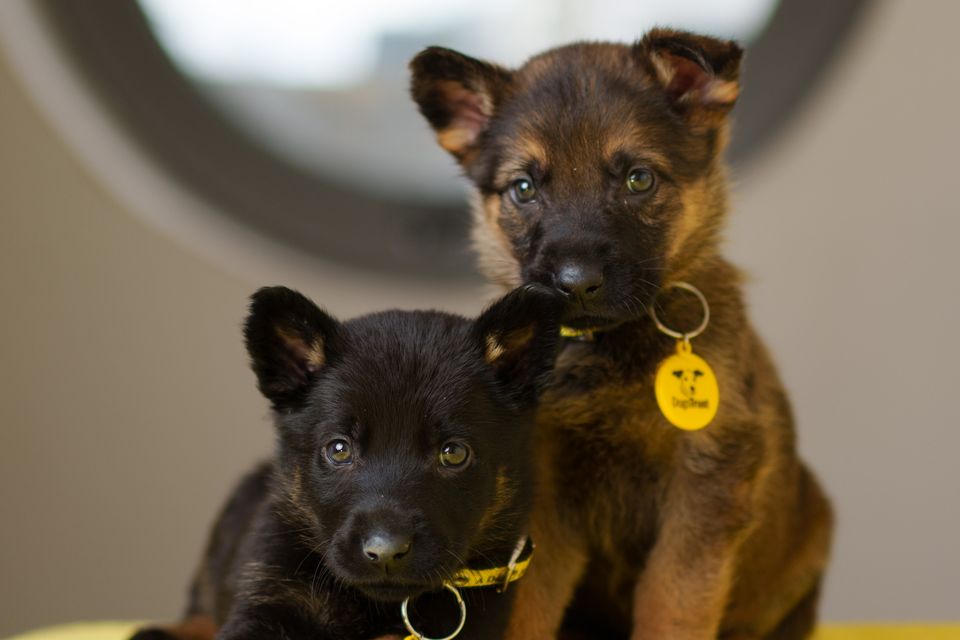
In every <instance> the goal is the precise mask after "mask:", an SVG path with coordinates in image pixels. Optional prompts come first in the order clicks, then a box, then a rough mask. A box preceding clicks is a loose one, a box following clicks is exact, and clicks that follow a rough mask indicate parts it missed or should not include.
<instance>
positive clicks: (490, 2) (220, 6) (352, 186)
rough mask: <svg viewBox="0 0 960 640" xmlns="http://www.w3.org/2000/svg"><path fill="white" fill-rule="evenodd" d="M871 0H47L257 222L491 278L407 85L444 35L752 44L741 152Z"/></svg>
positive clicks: (544, 43) (737, 158)
mask: <svg viewBox="0 0 960 640" xmlns="http://www.w3.org/2000/svg"><path fill="white" fill-rule="evenodd" d="M867 3H868V0H731V1H730V2H725V3H714V2H709V1H707V0H672V1H671V0H658V1H649V2H643V3H639V2H635V1H634V2H626V1H623V0H599V1H595V2H586V1H577V0H567V1H563V2H556V1H553V0H550V1H548V0H533V1H531V2H528V3H522V4H519V5H518V4H516V3H507V2H506V0H486V1H485V2H483V3H468V2H462V1H460V0H458V1H452V0H404V1H394V2H388V1H386V0H371V1H370V2H364V3H346V4H342V3H341V4H339V5H336V8H332V7H331V5H329V4H327V3H318V2H315V0H270V1H269V2H268V1H267V0H249V1H247V2H242V3H237V2H228V1H227V0H205V2H200V3H198V2H193V1H192V0H139V3H133V2H129V1H128V0H100V1H99V2H98V3H97V10H96V11H90V10H89V8H87V7H85V6H83V4H82V3H69V2H60V1H58V0H41V6H42V7H43V9H44V11H45V14H46V15H47V18H48V22H49V23H50V24H51V25H53V26H54V27H55V29H56V31H57V32H58V34H59V37H60V40H61V42H62V43H63V44H64V45H65V46H66V47H67V49H68V51H69V52H70V53H71V54H72V56H73V57H74V58H75V60H76V61H77V62H78V63H79V65H80V68H81V70H82V71H83V72H84V74H85V77H86V79H87V80H88V81H89V83H90V85H91V86H92V87H93V88H94V89H95V90H96V91H97V92H98V94H99V95H100V97H101V98H102V99H103V103H104V104H105V105H106V106H107V108H109V109H110V110H111V112H112V113H113V114H114V115H115V116H116V118H117V120H118V121H119V122H120V124H121V126H123V127H124V128H125V129H126V131H127V132H128V134H129V135H130V136H132V137H133V138H135V139H136V140H137V142H138V144H139V145H140V146H141V147H142V148H143V149H144V150H145V151H146V152H147V153H149V154H150V155H151V156H152V157H153V159H154V160H155V161H156V162H158V163H159V164H160V165H161V166H162V167H163V168H164V169H165V170H166V172H167V173H168V174H169V175H170V177H171V178H172V179H174V180H177V181H178V182H179V183H180V184H182V185H183V186H185V187H187V188H188V189H190V190H191V191H193V192H194V193H196V194H197V195H199V196H200V197H201V198H202V199H204V200H205V201H206V202H208V203H209V204H211V205H212V206H214V207H215V208H216V209H217V210H219V211H221V212H222V213H223V214H224V215H227V216H229V217H230V218H231V219H234V220H236V221H238V222H240V223H242V224H244V225H245V226H247V227H249V228H252V229H253V230H255V231H256V232H258V233H262V234H265V235H266V236H268V237H270V238H271V239H273V240H277V241H280V242H281V243H284V244H286V245H288V246H291V247H295V248H297V249H299V250H301V251H304V252H306V253H309V254H314V255H317V256H319V257H322V258H324V259H327V260H335V261H339V262H341V263H343V264H345V265H349V266H352V267H354V268H359V269H364V270H368V271H372V272H374V273H378V272H379V273H382V272H389V273H391V274H406V275H410V276H413V277H416V278H420V279H437V280H451V279H453V280H463V279H470V278H474V279H475V278H476V276H474V275H472V274H473V265H472V258H471V255H470V252H469V250H468V241H467V237H468V227H469V218H468V215H467V214H466V204H465V202H466V199H465V197H464V195H465V193H466V188H465V182H464V181H463V180H462V179H461V178H460V177H459V176H458V173H459V172H458V169H457V167H456V165H455V163H454V162H453V160H452V159H451V158H449V157H448V156H447V155H446V154H445V153H444V152H443V151H442V150H440V148H439V147H438V146H437V145H436V144H435V143H434V142H433V135H432V133H431V132H430V131H429V128H428V127H427V125H426V123H425V122H423V120H422V119H421V118H420V116H419V115H418V114H417V112H416V109H415V106H414V104H413V102H412V100H410V98H409V96H408V92H407V84H408V72H407V68H406V65H407V61H408V60H409V59H410V58H411V57H412V56H413V55H414V54H416V53H417V52H418V51H419V50H420V49H422V48H423V47H424V46H427V45H431V44H438V45H442V46H448V47H451V48H454V49H458V50H461V51H464V52H465V53H468V54H470V55H473V56H476V57H480V58H488V59H491V60H495V61H498V62H500V63H503V64H506V65H516V64H520V63H522V62H523V60H524V59H525V58H526V57H528V56H529V55H531V54H534V53H536V52H538V51H540V50H543V49H545V48H549V47H552V46H556V45H558V44H563V43H566V42H569V41H573V40H584V39H596V40H618V41H632V40H635V39H636V38H637V37H638V36H639V35H641V34H642V33H643V32H644V31H645V30H646V29H648V28H649V27H651V26H653V25H656V24H671V25H674V26H678V27H681V28H687V29H691V30H694V31H699V32H705V33H712V34H715V35H719V36H725V37H732V38H736V39H739V40H741V41H743V42H745V43H746V45H747V47H748V62H747V68H746V73H745V89H744V92H743V94H742V96H741V99H740V102H739V104H738V106H737V109H736V111H735V117H736V125H735V126H736V133H735V135H734V138H733V144H732V146H731V150H730V156H731V159H732V160H733V161H734V163H741V162H744V161H745V160H746V159H747V158H748V157H749V156H750V155H752V154H753V153H755V152H756V151H757V150H758V149H760V148H761V147H762V145H763V144H764V143H765V142H766V141H767V140H768V139H769V138H770V137H771V136H772V134H773V133H775V132H776V131H777V130H779V129H782V128H783V127H784V124H785V123H786V122H787V121H788V119H789V116H790V115H791V114H792V113H794V112H795V111H796V109H797V108H798V106H799V105H800V104H801V103H802V100H803V98H804V97H806V96H808V95H809V94H810V93H811V91H812V87H813V86H814V84H815V81H816V80H817V78H819V77H820V75H821V74H822V72H823V70H824V69H825V68H827V67H828V66H829V61H830V59H831V58H832V57H833V56H834V55H835V53H836V52H837V50H838V48H839V45H840V44H841V43H842V42H843V41H844V40H845V39H846V37H847V36H848V34H849V31H850V27H851V26H852V25H853V24H854V23H855V22H856V18H857V17H858V16H859V15H860V13H861V10H862V8H863V7H864V6H865V5H867Z"/></svg>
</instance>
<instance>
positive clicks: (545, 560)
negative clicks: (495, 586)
mask: <svg viewBox="0 0 960 640" xmlns="http://www.w3.org/2000/svg"><path fill="white" fill-rule="evenodd" d="M530 535H531V536H532V538H533V541H534V543H535V544H536V545H537V547H536V552H535V553H534V558H533V562H531V563H530V568H529V569H528V570H527V574H526V575H525V576H524V577H523V579H522V580H520V581H519V582H518V583H517V584H516V585H515V586H513V587H511V588H515V589H516V590H517V595H516V600H515V601H514V605H513V610H512V612H511V615H510V624H509V626H508V628H507V633H506V636H504V638H505V640H554V638H556V637H557V633H558V631H559V629H560V623H561V622H563V614H564V611H566V608H567V605H568V604H569V603H570V600H572V599H573V591H574V589H575V588H576V586H577V583H578V582H579V581H580V578H581V577H582V576H583V572H584V571H585V570H586V566H587V553H586V550H585V548H584V547H583V545H582V543H581V542H580V538H579V535H578V533H577V532H575V531H571V530H570V529H569V527H567V526H565V525H564V524H563V523H562V522H561V521H560V519H559V517H558V510H557V509H556V507H555V506H554V505H553V504H552V503H551V502H550V501H547V500H544V501H541V502H540V503H539V504H538V506H537V507H535V508H534V513H533V516H532V519H531V522H530Z"/></svg>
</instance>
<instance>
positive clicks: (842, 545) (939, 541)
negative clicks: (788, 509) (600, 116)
mask: <svg viewBox="0 0 960 640" xmlns="http://www.w3.org/2000/svg"><path fill="white" fill-rule="evenodd" d="M958 24H960V4H958V3H952V2H934V1H933V0H927V1H923V2H906V1H900V2H888V3H883V4H881V5H880V6H879V7H878V8H877V10H875V11H874V12H873V13H872V14H871V15H870V16H869V19H868V22H867V24H865V25H863V28H862V29H861V30H860V31H859V34H858V39H857V41H856V42H855V43H854V46H852V47H851V48H850V50H849V51H848V54H847V55H846V56H845V58H844V59H843V60H842V62H841V64H840V65H839V66H838V67H837V68H835V69H833V70H832V72H831V74H830V78H829V80H828V82H827V83H826V87H825V89H824V90H823V91H822V93H821V94H819V95H818V97H817V98H816V99H815V100H814V101H813V104H812V105H811V106H810V108H809V109H807V110H806V111H805V112H804V113H803V114H802V116H801V117H800V118H799V119H798V121H797V122H795V127H794V128H793V129H792V130H791V131H790V132H789V133H788V134H787V135H785V136H784V137H782V138H781V139H780V140H779V141H778V143H777V145H776V146H775V147H774V148H772V149H770V150H769V152H768V153H766V154H765V155H764V157H762V158H760V159H759V160H758V161H757V162H755V163H754V164H753V165H752V166H751V167H749V168H748V169H747V170H745V171H744V172H742V174H741V175H740V176H738V182H739V187H738V189H737V196H736V199H735V202H736V210H737V212H736V215H735V216H734V218H733V220H732V224H731V228H730V234H729V236H730V249H731V254H732V255H733V256H734V258H735V259H736V260H737V261H738V262H739V263H741V264H742V265H744V266H745V267H746V268H747V269H748V270H749V271H750V273H751V274H752V275H753V277H754V279H753V282H752V283H751V285H750V288H749V292H750V299H751V301H752V304H753V310H754V318H755V321H756V322H757V324H758V325H759V327H760V329H761V332H762V333H763V334H764V335H765V336H767V338H768V339H769V341H770V343H771V346H772V347H773V350H774V353H775V355H776V356H777V359H778V361H779V363H780V366H781V369H782V372H783V374H784V377H785V379H786V382H787V385H788V387H789V388H790V390H791V392H792V395H793V399H794V402H795V405H796V409H797V414H798V417H799V422H800V430H801V444H802V448H803V451H804V452H805V454H806V456H807V458H808V459H809V460H810V461H811V463H812V464H813V466H814V467H815V468H816V469H818V470H819V472H820V473H821V475H822V476H823V478H824V480H825V482H826V485H827V487H828V489H829V491H830V493H831V495H832V496H833V497H834V499H835V502H836V506H837V509H838V511H839V518H840V529H839V537H838V540H837V545H836V553H835V559H834V562H833V566H832V569H831V573H830V579H829V582H828V585H827V593H826V598H825V602H824V613H825V615H826V617H827V618H830V619H846V620H849V619H917V618H949V617H953V618H958V617H960V606H958V603H960V552H958V544H957V540H960V465H958V464H957V462H956V459H955V452H956V451H958V450H960V419H958V418H960V410H958V408H957V406H958V405H957V400H958V399H957V396H956V395H955V394H956V391H954V386H955V380H956V379H957V375H956V371H957V369H958V367H960V364H958V362H960V358H958V356H960V353H958V349H957V347H956V344H957V338H956V337H955V336H954V335H953V333H952V331H953V329H954V328H955V327H956V326H957V325H958V320H960V317H958V316H960V301H958V293H960V289H958V287H957V285H956V283H955V278H956V276H957V275H958V274H960V268H958V267H960V259H958V258H957V257H956V252H955V243H956V238H957V235H958V232H960V219H958V218H960V206H958V204H957V196H956V195H955V190H956V184H957V182H958V179H957V177H956V173H957V171H958V169H960V162H958V161H957V158H956V149H957V148H958V147H957V143H958V142H960V135H958V130H960V127H958V125H957V120H956V118H957V114H958V113H960V104H958V103H960V83H958V82H957V79H958V76H957V70H956V69H957V62H958V55H957V53H956V48H955V44H954V42H955V40H956V36H955V33H954V31H955V29H956V26H957V25H958ZM0 141H2V145H0V216H2V218H0V219H2V230H3V231H2V233H0V292H2V298H0V300H2V303H0V363H2V366H0V568H2V569H0V635H3V634H6V633H10V632H13V631H16V630H20V629H23V628H26V627H29V626H34V625H39V624H45V623H51V622H57V621H64V620H70V619H81V618H158V617H169V616H173V615H175V614H177V613H178V612H179V609H180V607H181V605H182V603H183V591H184V586H185V583H186V581H187V579H188V577H189V574H190V571H191V568H192V565H193V563H194V562H195V559H196V557H197V555H198V553H199V551H200V548H201V545H202V543H203V538H204V535H205V530H206V527H207V525H208V522H209V521H210V519H211V518H212V516H213V514H214V512H215V510H216V509H217V508H218V506H219V504H220V502H221V500H222V499H223V497H224V495H225V494H226V492H227V491H228V489H229V487H230V485H231V483H232V482H233V481H234V479H235V478H236V477H237V475H238V474H239V473H241V472H242V471H243V470H244V469H245V468H246V467H247V466H248V465H249V464H250V463H251V461H253V460H254V459H256V458H258V457H259V456H262V455H264V454H265V453H267V452H268V450H269V443H270V433H269V427H268V424H267V422H266V420H265V416H266V408H265V405H264V403H263V402H262V401H261V400H260V398H259V396H258V395H257V394H256V391H255V389H254V386H253V378H252V375H251V374H250V373H248V371H247V369H246V363H245V356H244V353H243V350H242V347H241V343H240V334H239V323H240V320H241V318H242V316H243V313H244V305H245V298H246V296H247V295H248V294H249V293H250V292H251V291H252V290H253V289H255V288H256V287H257V286H260V285H262V284H267V283H275V282H292V283H295V284H297V285H298V286H301V287H303V288H304V289H305V290H307V291H308V292H309V293H311V294H313V295H314V296H315V297H316V298H317V299H318V300H320V301H322V302H324V303H326V304H327V305H328V306H329V307H330V308H331V309H332V310H334V311H335V312H338V313H340V314H342V315H344V316H349V315H352V314H354V313H359V312H362V311H364V310H369V309H374V308H378V307H382V306H391V305H397V304H399V305H402V306H407V307H416V306H445V307H447V308H454V309H458V310H464V311H472V310H473V309H475V308H476V307H477V306H478V305H479V298H478V296H477V295H476V294H475V292H469V291H466V292H464V291H461V292H449V291H433V290H430V289H428V288H424V287H412V286H411V287H400V286H398V285H397V284H396V283H390V282H377V281H373V282H371V281H369V279H366V280H358V281H356V282H355V281H354V280H353V279H351V277H350V275H349V274H344V273H342V272H339V271H337V270H334V269H332V268H329V269H321V268H318V267H316V265H308V264H305V263H300V262H298V261H297V260H296V259H290V260H286V261H284V260H281V259H279V258H278V259H277V260H273V259H272V258H271V257H270V256H269V255H267V257H264V255H257V256H252V255H251V256H250V260H249V261H248V262H247V263H245V266H244V267H243V268H234V267H236V266H237V264H238V263H237V262H236V260H233V262H231V258H228V259H223V256H222V255H220V254H217V255H214V254H211V256H213V257H210V256H204V255H200V254H198V253H197V251H196V247H197V246H199V245H202V244H203V243H202V242H201V241H198V240H197V238H196V237H193V240H192V241H190V242H188V243H186V244H184V243H180V242H177V241H174V240H172V239H171V238H170V236H169V235H166V234H162V233H158V232H157V231H156V229H155V228H153V227H151V226H149V225H148V224H146V223H144V222H141V220H140V219H139V218H137V217H134V216H133V215H132V214H131V210H130V204H129V202H127V201H126V200H123V196H121V199H118V197H117V195H116V194H115V193H114V192H113V191H110V190H108V189H107V188H105V187H104V185H103V184H102V183H100V182H99V181H98V180H97V179H96V178H95V177H94V174H93V173H91V172H90V171H89V170H88V169H87V168H86V167H85V166H84V165H83V163H82V162H81V161H80V159H79V158H78V156H77V155H75V154H74V153H73V152H72V151H71V150H70V148H69V147H68V145H66V144H65V142H64V141H63V139H62V138H61V137H60V136H59V135H58V134H56V133H55V131H54V130H53V129H52V128H51V126H50V124H49V123H48V122H47V121H46V120H45V118H44V116H42V115H41V112H40V111H39V110H38V108H37V106H36V105H35V104H34V103H33V102H32V100H31V98H30V97H29V95H28V92H27V91H26V90H25V85H24V84H23V83H22V82H21V80H19V79H18V78H16V77H15V76H14V74H13V72H12V65H11V63H10V61H9V60H6V61H4V60H3V59H2V58H0ZM122 200H123V201H122ZM187 246H190V247H192V248H189V249H188V248H186V247H187ZM244 250H249V247H247V248H246V249H244ZM266 253H269V252H266ZM234 258H235V256H234ZM291 265H292V266H291ZM358 292H359V293H358Z"/></svg>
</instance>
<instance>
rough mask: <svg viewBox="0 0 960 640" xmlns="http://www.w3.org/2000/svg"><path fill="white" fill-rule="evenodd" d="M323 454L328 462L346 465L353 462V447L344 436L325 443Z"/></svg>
mask: <svg viewBox="0 0 960 640" xmlns="http://www.w3.org/2000/svg"><path fill="white" fill-rule="evenodd" d="M324 455H326V457H327V460H329V461H330V464H334V465H338V466H339V465H346V464H350V463H352V462H353V447H351V446H350V442H349V441H348V440H346V439H344V438H336V439H335V440H331V441H330V442H328V443H327V446H326V447H325V448H324Z"/></svg>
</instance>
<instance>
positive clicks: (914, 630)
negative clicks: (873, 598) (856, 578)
mask: <svg viewBox="0 0 960 640" xmlns="http://www.w3.org/2000/svg"><path fill="white" fill-rule="evenodd" d="M138 624H139V623H135V622H88V623H82V624H68V625H62V626H59V627H49V628H47V629H38V630H37V631H31V632H30V633H25V634H23V635H19V636H14V637H12V638H9V639H8V640H127V638H129V637H130V634H131V633H132V632H133V630H134V629H135V628H136V627H137V626H138ZM813 640H960V623H956V624H928V625H921V624H911V625H898V624H875V625H837V624H834V625H826V626H824V627H823V628H822V629H820V631H818V632H817V635H816V636H814V639H813Z"/></svg>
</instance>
